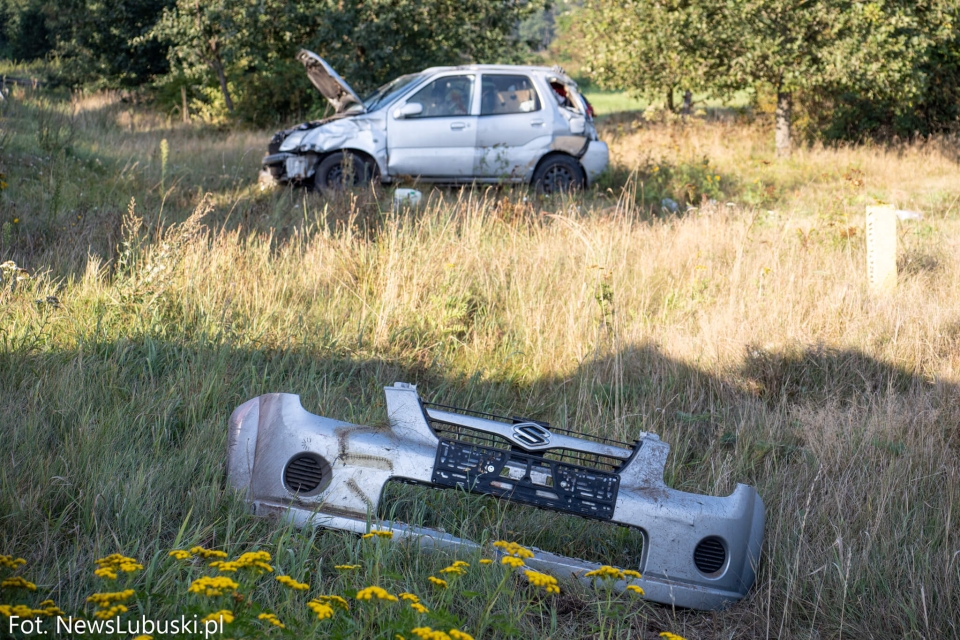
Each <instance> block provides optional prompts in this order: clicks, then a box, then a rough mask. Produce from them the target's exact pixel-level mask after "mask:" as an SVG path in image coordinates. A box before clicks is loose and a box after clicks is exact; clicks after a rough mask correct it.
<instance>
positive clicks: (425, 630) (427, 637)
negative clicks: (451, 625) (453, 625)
mask: <svg viewBox="0 0 960 640" xmlns="http://www.w3.org/2000/svg"><path fill="white" fill-rule="evenodd" d="M410 633H412V634H413V635H415V636H417V637H418V638H420V640H473V636H471V635H470V634H469V633H464V632H463V631H458V630H457V629H450V631H449V633H444V632H443V631H439V630H437V631H434V630H433V629H431V628H430V627H417V628H416V629H411V630H410Z"/></svg>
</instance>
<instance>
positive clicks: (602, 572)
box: [583, 564, 623, 580]
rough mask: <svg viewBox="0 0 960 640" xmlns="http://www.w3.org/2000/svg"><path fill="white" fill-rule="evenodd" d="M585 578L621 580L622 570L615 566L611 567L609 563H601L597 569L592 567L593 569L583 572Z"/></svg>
mask: <svg viewBox="0 0 960 640" xmlns="http://www.w3.org/2000/svg"><path fill="white" fill-rule="evenodd" d="M583 575H584V577H587V578H600V579H601V580H608V579H609V580H622V579H623V571H621V570H620V569H617V568H616V567H611V566H610V565H606V564H605V565H603V566H602V567H600V568H599V569H594V570H593V571H587V572H586V573H585V574H583Z"/></svg>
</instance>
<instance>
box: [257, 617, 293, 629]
mask: <svg viewBox="0 0 960 640" xmlns="http://www.w3.org/2000/svg"><path fill="white" fill-rule="evenodd" d="M257 620H266V621H267V622H269V623H270V624H272V625H273V626H275V627H280V628H281V629H286V628H287V626H286V625H285V624H283V623H282V622H280V618H278V617H277V615H276V614H274V613H261V614H260V615H258V616H257Z"/></svg>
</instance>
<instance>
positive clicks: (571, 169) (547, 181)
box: [533, 155, 583, 194]
mask: <svg viewBox="0 0 960 640" xmlns="http://www.w3.org/2000/svg"><path fill="white" fill-rule="evenodd" d="M533 184H534V186H535V187H536V188H537V193H544V194H552V193H569V192H571V191H578V190H580V189H582V188H583V171H582V170H581V169H580V163H579V162H577V161H576V160H574V159H573V158H571V157H570V156H559V155H558V156H551V157H550V158H547V159H546V160H544V161H543V162H542V163H541V164H540V166H539V167H537V171H536V173H534V174H533Z"/></svg>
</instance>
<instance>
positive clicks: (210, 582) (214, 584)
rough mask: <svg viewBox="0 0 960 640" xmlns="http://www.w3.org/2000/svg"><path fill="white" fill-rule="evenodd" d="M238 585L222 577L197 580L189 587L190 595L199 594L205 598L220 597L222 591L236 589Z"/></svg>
mask: <svg viewBox="0 0 960 640" xmlns="http://www.w3.org/2000/svg"><path fill="white" fill-rule="evenodd" d="M239 587H240V585H239V584H237V583H236V582H234V581H233V580H231V579H230V578H226V577H224V576H216V577H213V578H211V577H209V576H204V577H202V578H197V579H196V580H194V581H193V583H192V584H191V585H190V588H189V589H188V591H189V592H190V593H199V594H202V595H205V596H211V597H214V596H222V595H223V592H224V591H229V590H234V589H238V588H239Z"/></svg>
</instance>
